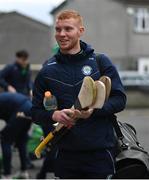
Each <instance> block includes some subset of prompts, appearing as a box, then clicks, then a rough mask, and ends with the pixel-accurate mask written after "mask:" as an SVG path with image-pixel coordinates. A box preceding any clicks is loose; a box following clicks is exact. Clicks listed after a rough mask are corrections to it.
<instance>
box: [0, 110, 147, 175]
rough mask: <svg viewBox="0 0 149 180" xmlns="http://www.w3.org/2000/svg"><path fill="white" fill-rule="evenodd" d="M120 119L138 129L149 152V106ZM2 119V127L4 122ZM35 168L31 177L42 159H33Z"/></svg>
mask: <svg viewBox="0 0 149 180" xmlns="http://www.w3.org/2000/svg"><path fill="white" fill-rule="evenodd" d="M117 116H118V120H120V121H122V122H127V123H130V124H131V125H133V126H134V127H135V129H136V131H137V136H138V139H139V142H140V143H141V145H142V146H143V147H144V148H145V150H147V151H148V152H149V108H148V109H147V108H146V109H126V110H124V111H123V112H120V113H118V114H117ZM1 122H2V121H0V129H1V128H2V126H3V123H1ZM32 163H33V164H34V166H35V167H34V169H30V170H28V172H29V174H30V178H31V179H35V178H36V174H37V173H38V172H39V169H40V167H41V165H42V159H40V160H34V161H32ZM19 166H20V165H19V159H18V152H17V151H14V152H13V160H12V170H13V173H15V172H16V171H18V170H19ZM47 178H48V179H49V178H54V175H53V174H50V173H49V174H48V175H47Z"/></svg>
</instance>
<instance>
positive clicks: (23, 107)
mask: <svg viewBox="0 0 149 180" xmlns="http://www.w3.org/2000/svg"><path fill="white" fill-rule="evenodd" d="M31 106H32V103H31V100H30V99H29V98H28V97H27V96H25V95H23V94H20V93H9V92H2V93H0V119H2V120H5V122H6V125H5V126H4V128H3V129H2V130H1V131H0V137H1V147H2V156H3V168H4V176H3V178H6V179H7V178H10V177H11V156H12V152H11V148H12V145H14V144H15V146H16V147H17V148H18V150H19V156H20V161H21V171H20V173H19V175H20V176H21V177H22V178H28V173H27V171H26V170H27V167H26V165H27V160H26V158H27V157H26V156H27V154H26V153H27V152H26V143H27V137H28V136H27V132H28V130H29V128H30V126H31V122H32V121H31ZM11 178H12V177H11Z"/></svg>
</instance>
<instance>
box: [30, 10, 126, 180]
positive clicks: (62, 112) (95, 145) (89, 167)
mask: <svg viewBox="0 0 149 180" xmlns="http://www.w3.org/2000/svg"><path fill="white" fill-rule="evenodd" d="M55 31H56V32H55V38H56V41H57V43H58V45H59V48H60V49H59V51H58V53H57V54H56V55H54V56H53V57H52V58H51V59H50V60H49V63H47V64H46V65H44V67H43V68H42V69H41V71H40V72H39V74H38V75H37V77H36V80H35V84H34V88H33V106H32V118H33V119H34V122H36V123H37V124H49V123H51V124H52V123H55V122H60V123H62V124H64V125H65V126H68V127H70V126H72V127H71V128H69V130H68V131H69V132H68V133H67V134H65V135H64V136H63V138H62V139H61V141H59V143H58V151H57V153H56V160H55V169H54V170H55V175H56V176H57V177H59V178H63V179H65V178H70V179H76V178H79V179H82V178H83V179H88V178H89V179H94V178H96V179H97V178H102V179H105V178H107V177H108V176H111V175H113V174H114V173H115V166H114V165H115V164H114V163H115V152H116V137H115V135H114V131H113V126H112V119H113V118H114V114H115V113H118V112H120V111H122V110H123V109H124V108H125V105H126V95H125V93H124V88H123V85H122V83H121V80H120V77H119V75H118V72H117V70H116V68H115V66H114V65H113V64H112V62H111V60H110V59H109V57H108V56H106V55H105V54H101V55H100V61H101V63H100V65H101V67H100V68H99V67H98V65H97V62H96V54H95V52H94V49H93V48H92V47H91V46H90V45H88V44H86V43H85V42H83V41H81V40H80V38H81V36H82V35H83V33H84V27H83V19H82V17H81V16H80V14H79V13H78V12H76V11H73V10H65V11H63V12H61V13H59V14H58V15H57V17H56V23H55ZM101 70H102V71H101ZM102 75H106V76H109V77H110V78H111V81H112V88H111V93H110V97H109V99H108V100H107V101H106V102H105V104H104V106H103V107H102V108H101V109H96V110H94V111H90V110H86V111H83V110H82V111H80V119H79V120H77V122H76V124H75V125H74V118H73V116H71V117H70V116H69V114H70V113H72V114H74V113H75V110H72V109H71V107H72V105H73V104H74V102H75V100H76V98H77V96H78V93H79V91H80V88H81V85H82V81H83V78H84V77H85V76H91V77H92V78H93V79H94V80H98V79H99V78H100V77H101V76H102ZM47 90H50V91H51V93H52V94H53V95H54V96H55V97H56V98H57V102H58V109H57V110H53V109H52V110H50V111H46V110H45V109H44V106H43V97H44V92H45V91H47Z"/></svg>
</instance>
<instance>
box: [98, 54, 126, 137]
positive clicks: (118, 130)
mask: <svg viewBox="0 0 149 180" xmlns="http://www.w3.org/2000/svg"><path fill="white" fill-rule="evenodd" d="M96 62H97V66H98V69H99V71H100V72H101V75H104V74H103V71H102V63H101V54H96ZM111 121H112V124H113V127H114V129H115V132H116V135H117V137H118V139H120V140H123V138H124V136H123V133H122V131H121V129H120V126H119V124H118V121H117V117H116V115H113V118H112V119H111Z"/></svg>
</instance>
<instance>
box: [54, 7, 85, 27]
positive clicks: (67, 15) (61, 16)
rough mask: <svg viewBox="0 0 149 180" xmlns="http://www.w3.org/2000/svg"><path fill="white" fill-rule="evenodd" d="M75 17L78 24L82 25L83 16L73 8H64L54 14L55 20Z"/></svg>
mask: <svg viewBox="0 0 149 180" xmlns="http://www.w3.org/2000/svg"><path fill="white" fill-rule="evenodd" d="M70 18H73V19H77V20H78V22H79V24H80V25H81V26H83V18H82V16H81V15H80V14H79V13H78V12H77V11H75V10H72V9H69V10H64V11H61V12H59V13H58V15H57V16H56V19H57V20H64V19H70Z"/></svg>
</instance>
